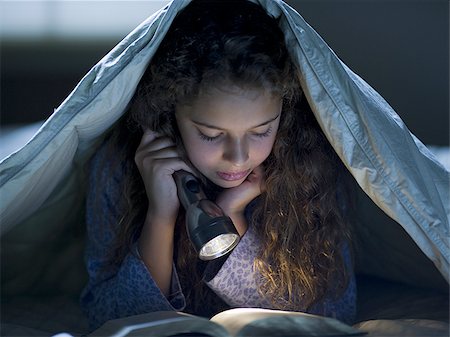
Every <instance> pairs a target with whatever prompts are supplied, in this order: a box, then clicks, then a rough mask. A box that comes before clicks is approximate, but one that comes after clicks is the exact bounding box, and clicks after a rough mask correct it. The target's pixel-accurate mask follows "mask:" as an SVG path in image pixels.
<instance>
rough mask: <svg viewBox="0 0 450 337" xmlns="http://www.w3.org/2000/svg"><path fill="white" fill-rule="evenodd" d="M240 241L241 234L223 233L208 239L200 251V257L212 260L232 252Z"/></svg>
mask: <svg viewBox="0 0 450 337" xmlns="http://www.w3.org/2000/svg"><path fill="white" fill-rule="evenodd" d="M238 242H239V235H237V234H234V233H231V234H222V235H219V236H217V237H215V238H214V239H212V240H210V241H208V243H206V244H205V245H204V246H203V247H202V249H201V250H200V252H199V256H200V259H202V260H212V259H215V258H217V257H220V256H222V255H225V254H227V253H228V252H230V251H231V250H232V249H233V248H234V247H236V245H237V244H238Z"/></svg>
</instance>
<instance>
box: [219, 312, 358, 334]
mask: <svg viewBox="0 0 450 337" xmlns="http://www.w3.org/2000/svg"><path fill="white" fill-rule="evenodd" d="M211 321H213V322H216V323H219V324H221V325H223V326H224V327H225V328H226V329H227V330H228V332H229V333H230V335H232V336H235V337H245V336H248V337H250V336H251V337H254V336H272V337H275V336H284V337H288V336H356V335H362V334H364V333H363V332H361V331H359V330H357V329H354V328H352V327H351V326H349V325H346V324H344V323H342V322H340V321H338V320H335V319H333V318H328V317H322V316H317V315H311V314H306V313H301V312H292V311H281V310H270V309H259V308H237V309H230V310H227V311H224V312H221V313H219V314H217V315H215V316H214V317H212V318H211Z"/></svg>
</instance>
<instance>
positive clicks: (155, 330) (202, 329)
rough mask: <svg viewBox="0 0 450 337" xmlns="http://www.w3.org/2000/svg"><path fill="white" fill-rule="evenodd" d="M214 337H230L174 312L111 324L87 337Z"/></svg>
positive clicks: (206, 323)
mask: <svg viewBox="0 0 450 337" xmlns="http://www.w3.org/2000/svg"><path fill="white" fill-rule="evenodd" d="M190 335H192V336H194V335H195V336H198V335H205V336H214V337H229V335H228V333H227V331H226V330H225V329H224V328H223V327H222V326H220V325H218V324H216V323H213V322H211V321H209V320H208V319H206V318H203V317H198V316H193V315H189V314H185V313H180V312H176V311H157V312H150V313H147V314H142V315H136V316H130V317H125V318H119V319H115V320H111V321H108V322H106V323H105V324H104V325H102V326H101V327H100V328H99V329H97V330H95V331H94V332H92V333H91V334H89V336H88V337H94V336H109V337H125V336H130V337H131V336H158V337H169V336H190Z"/></svg>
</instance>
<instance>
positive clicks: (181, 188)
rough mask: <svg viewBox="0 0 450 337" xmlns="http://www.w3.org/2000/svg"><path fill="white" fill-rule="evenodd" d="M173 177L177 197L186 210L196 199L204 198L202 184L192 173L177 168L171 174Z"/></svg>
mask: <svg viewBox="0 0 450 337" xmlns="http://www.w3.org/2000/svg"><path fill="white" fill-rule="evenodd" d="M173 177H174V179H175V184H176V185H177V192H178V199H180V202H181V204H182V205H183V207H184V208H185V209H186V210H187V209H188V208H189V206H190V205H192V204H193V203H195V202H196V201H200V200H203V199H206V195H205V193H204V192H203V190H202V185H201V183H200V181H199V180H198V179H197V178H196V177H194V175H192V174H191V173H189V172H186V171H184V170H179V171H176V172H175V173H174V174H173Z"/></svg>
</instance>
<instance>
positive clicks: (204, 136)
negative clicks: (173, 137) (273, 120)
mask: <svg viewBox="0 0 450 337" xmlns="http://www.w3.org/2000/svg"><path fill="white" fill-rule="evenodd" d="M198 133H199V136H200V138H201V139H203V140H205V141H207V142H213V141H214V140H216V139H217V138H219V137H220V135H217V136H215V137H209V136H207V135H205V134H203V133H202V132H200V131H199V132H198ZM271 133H272V127H269V128H268V129H267V131H265V132H263V133H253V136H256V137H258V138H264V137H268V136H269V135H270V134H271Z"/></svg>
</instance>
